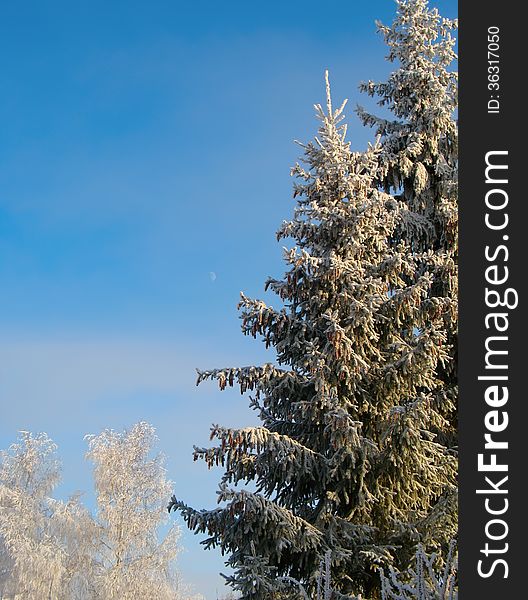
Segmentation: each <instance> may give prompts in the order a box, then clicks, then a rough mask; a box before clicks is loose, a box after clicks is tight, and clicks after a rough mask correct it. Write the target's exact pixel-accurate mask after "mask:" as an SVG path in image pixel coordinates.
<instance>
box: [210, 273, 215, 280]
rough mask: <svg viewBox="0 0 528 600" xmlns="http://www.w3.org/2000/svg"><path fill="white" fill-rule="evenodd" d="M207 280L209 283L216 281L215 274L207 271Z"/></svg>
mask: <svg viewBox="0 0 528 600" xmlns="http://www.w3.org/2000/svg"><path fill="white" fill-rule="evenodd" d="M209 279H210V280H211V281H215V280H216V273H215V272H214V271H209Z"/></svg>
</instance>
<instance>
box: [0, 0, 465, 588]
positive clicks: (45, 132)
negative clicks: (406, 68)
mask: <svg viewBox="0 0 528 600" xmlns="http://www.w3.org/2000/svg"><path fill="white" fill-rule="evenodd" d="M436 4H437V6H439V8H440V11H441V12H442V14H444V15H445V16H451V17H452V16H454V15H455V13H456V6H457V5H456V2H454V1H452V0H445V1H441V0H440V1H439V2H437V3H436ZM393 11H394V4H393V2H391V1H390V0H371V1H370V2H353V1H351V0H349V1H348V2H328V3H321V2H314V1H312V0H303V1H302V2H301V1H297V0H295V1H286V2H284V1H282V2H278V1H275V0H274V1H268V2H258V3H255V2H247V1H246V2H238V1H236V2H223V3H219V2H212V1H210V0H207V1H201V2H186V3H183V2H178V1H172V2H169V1H160V0H151V1H149V2H146V1H144V2H136V1H133V0H127V1H124V0H123V1H118V0H116V1H112V2H108V1H106V2H102V1H99V0H93V1H91V2H82V3H81V2H71V1H70V2H66V1H61V2H59V1H53V0H51V1H49V2H36V1H35V0H29V1H27V2H9V3H8V2H2V3H1V4H0V46H1V49H0V57H1V58H0V63H1V64H0V68H1V72H2V80H3V89H2V93H1V95H0V127H1V136H2V143H1V144H0V406H1V418H0V446H1V447H4V448H5V447H6V446H7V445H8V444H9V443H11V442H12V441H13V440H14V439H15V437H16V432H17V431H18V430H20V429H29V430H32V431H35V432H36V431H46V432H47V433H48V434H49V435H50V436H51V437H52V438H53V439H54V440H55V441H56V442H57V443H58V444H59V448H60V451H61V455H62V457H63V461H64V480H65V481H64V484H63V485H62V486H61V488H60V490H59V492H60V494H62V495H63V496H66V495H67V494H68V493H70V492H73V491H74V490H76V489H81V490H89V489H90V488H91V481H90V470H89V467H88V465H87V464H85V461H84V460H83V453H84V451H85V444H84V442H83V436H84V435H85V434H86V433H97V432H99V431H101V429H103V428H105V427H112V428H114V429H122V428H124V427H128V426H130V425H132V424H133V423H134V422H136V421H139V420H146V421H149V422H151V423H153V425H154V426H155V427H156V428H157V432H158V436H159V438H160V442H159V448H160V449H161V450H162V451H163V452H164V453H165V454H166V455H167V466H168V470H169V476H170V478H171V479H172V480H173V481H174V487H175V491H176V493H177V495H178V496H179V497H180V498H182V499H184V500H186V501H187V502H188V503H190V504H193V505H195V506H197V507H200V508H202V507H208V508H212V507H213V506H214V505H215V502H216V496H215V489H216V484H217V481H218V475H219V473H218V472H214V471H213V472H208V471H207V469H206V467H205V466H204V465H203V464H200V463H198V464H196V463H193V462H192V456H191V453H192V446H193V444H198V445H205V444H207V441H208V432H209V427H210V425H211V423H217V422H218V423H221V424H224V425H228V426H239V425H247V424H251V423H253V422H254V419H255V417H254V415H253V414H252V413H251V412H250V411H249V409H248V408H247V400H246V399H245V398H243V397H241V396H240V395H239V394H237V393H235V392H224V393H220V392H218V391H217V389H216V388H214V386H212V385H207V384H204V385H202V386H201V387H200V388H196V387H195V386H194V381H195V371H194V369H195V367H200V368H209V367H222V366H237V365H245V364H251V363H254V362H257V363H258V362H262V361H271V360H273V358H274V357H273V354H271V353H270V354H266V353H265V352H264V350H263V348H262V345H261V344H260V343H259V342H257V341H254V340H251V339H246V338H244V337H243V336H242V334H241V333H240V331H239V322H238V317H237V312H236V308H235V307H236V303H237V301H238V294H239V292H240V291H241V290H244V292H246V293H247V294H248V295H251V296H257V297H261V296H262V290H263V283H264V281H265V279H266V277H267V276H268V275H274V276H279V275H280V274H281V273H282V272H283V267H282V262H281V247H280V245H279V244H277V243H276V241H275V237H274V233H275V230H276V229H277V227H278V226H279V224H280V222H281V221H282V220H283V219H285V218H289V217H290V215H291V212H292V207H293V201H292V199H291V180H290V177H289V168H290V166H291V165H293V164H294V162H295V160H296V159H297V158H298V156H299V153H300V148H299V147H298V146H296V145H295V144H294V143H293V140H294V139H300V140H308V139H310V138H311V137H312V135H313V134H314V132H315V128H316V122H315V120H314V119H313V104H314V102H321V101H322V100H323V98H324V85H323V73H324V70H325V68H328V69H329V70H330V75H331V81H332V87H333V91H334V98H335V100H336V101H341V100H342V99H343V98H344V97H348V98H349V99H350V105H349V109H348V111H347V115H348V121H349V138H350V139H351V140H352V143H353V146H354V147H356V148H361V147H363V146H364V145H365V144H366V142H367V140H369V139H371V133H370V132H369V131H368V130H365V129H363V128H362V127H361V125H360V124H359V123H358V121H357V119H356V118H355V116H354V114H353V110H352V109H353V107H354V106H355V105H356V104H357V103H358V102H360V103H367V101H366V99H365V98H362V97H361V96H360V94H359V93H358V91H357V84H358V83H359V82H360V81H361V80H366V79H369V78H371V79H378V78H383V77H384V75H385V74H386V73H387V72H388V68H389V67H388V65H387V64H386V63H385V61H384V56H385V47H384V45H383V43H382V41H381V39H380V37H379V36H378V35H377V34H376V33H375V25H374V21H375V19H381V20H382V21H383V22H385V23H389V22H390V21H391V20H392V16H393ZM88 501H90V496H88ZM184 544H185V546H186V552H185V554H184V556H183V557H182V558H181V561H180V567H181V569H182V571H183V574H184V576H185V578H186V579H187V580H188V581H190V582H191V583H193V584H194V586H195V589H196V590H197V591H200V592H202V593H203V594H205V595H206V598H207V600H215V598H216V595H215V594H216V590H217V589H218V590H219V591H220V590H221V587H222V581H221V579H220V578H219V577H218V575H217V573H218V571H219V570H222V568H223V561H222V558H221V557H220V556H219V554H218V553H215V552H213V551H209V552H206V551H204V550H202V548H201V547H200V546H199V538H196V537H195V536H192V535H191V534H189V533H188V532H185V534H184Z"/></svg>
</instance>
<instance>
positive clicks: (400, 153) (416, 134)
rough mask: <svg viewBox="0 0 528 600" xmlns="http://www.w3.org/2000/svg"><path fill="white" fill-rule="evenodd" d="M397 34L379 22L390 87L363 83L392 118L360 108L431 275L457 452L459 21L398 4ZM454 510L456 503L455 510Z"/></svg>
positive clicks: (439, 391) (386, 180)
mask: <svg viewBox="0 0 528 600" xmlns="http://www.w3.org/2000/svg"><path fill="white" fill-rule="evenodd" d="M397 6H398V9H397V17H396V19H395V21H394V23H393V24H392V26H391V27H387V26H384V25H382V24H380V23H378V28H379V31H380V32H381V34H382V35H383V37H384V39H385V42H386V44H387V46H388V48H389V54H388V56H387V58H388V60H389V61H391V62H393V63H395V64H396V68H395V70H394V71H393V72H392V73H391V75H390V76H389V78H388V79H387V81H384V82H381V83H374V82H372V81H369V82H367V83H364V84H362V85H361V86H360V87H361V89H362V91H364V92H366V93H367V94H368V95H370V96H372V97H374V98H378V102H379V104H380V106H382V107H384V109H386V110H387V109H388V111H389V116H388V117H385V118H383V117H378V116H375V115H373V114H370V113H368V112H366V111H365V110H363V109H361V108H360V109H358V114H359V116H360V118H361V119H362V120H363V122H364V123H365V124H367V125H370V126H372V127H374V129H375V131H376V133H377V134H378V135H379V136H380V144H381V150H382V151H381V152H380V154H379V157H380V167H381V173H380V175H381V177H380V181H379V185H380V187H381V189H384V190H385V191H387V192H392V193H393V194H395V196H396V198H398V199H399V200H401V201H402V202H403V203H404V207H405V209H404V210H403V211H402V216H403V219H402V221H401V224H400V226H399V228H398V230H397V237H398V238H402V239H405V240H406V242H407V244H408V246H409V247H410V248H411V249H412V251H413V252H414V253H415V258H416V260H418V259H419V258H420V255H419V253H422V255H421V260H420V263H419V268H418V270H417V273H418V274H422V273H430V275H431V277H432V285H431V289H430V292H429V301H430V302H431V303H432V304H434V305H435V306H436V308H437V310H438V312H439V314H441V315H442V323H441V330H442V331H443V333H444V334H445V336H446V344H445V349H446V351H447V352H448V353H449V360H447V361H443V362H442V363H440V364H439V368H438V370H437V377H438V379H439V383H438V386H437V387H436V389H434V390H432V393H433V395H434V397H435V403H436V408H437V410H438V411H439V412H440V414H442V415H443V416H444V417H445V418H446V420H447V422H448V424H449V426H448V427H443V428H442V429H441V430H439V431H438V432H437V434H438V438H439V439H440V440H441V442H442V443H444V444H446V445H448V446H449V447H450V448H452V449H453V451H456V448H457V439H456V435H457V400H458V383H457V382H458V378H457V355H456V353H457V347H458V346H457V328H458V300H457V298H458V211H457V207H458V125H457V121H456V119H455V116H456V109H457V92H458V73H457V72H456V71H455V70H454V68H453V66H454V64H455V61H456V59H457V56H456V54H455V39H454V37H453V35H452V32H453V31H454V30H456V28H457V22H456V21H452V20H449V19H445V18H442V17H441V16H440V15H439V13H438V10H437V9H431V8H429V5H428V2H427V0H397ZM452 504H453V505H454V502H453V503H452Z"/></svg>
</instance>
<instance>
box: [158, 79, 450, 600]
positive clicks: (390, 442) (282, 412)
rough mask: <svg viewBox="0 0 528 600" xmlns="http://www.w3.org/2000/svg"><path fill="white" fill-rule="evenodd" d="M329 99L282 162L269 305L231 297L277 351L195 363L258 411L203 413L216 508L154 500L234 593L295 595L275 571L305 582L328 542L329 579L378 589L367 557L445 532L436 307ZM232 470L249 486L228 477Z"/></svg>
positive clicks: (370, 165) (386, 560)
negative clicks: (215, 559) (286, 195)
mask: <svg viewBox="0 0 528 600" xmlns="http://www.w3.org/2000/svg"><path fill="white" fill-rule="evenodd" d="M343 108H344V105H342V106H341V107H340V108H338V109H334V108H333V107H332V103H331V98H330V92H329V88H328V86H327V107H326V111H325V110H323V108H322V107H321V106H317V107H316V109H317V116H318V118H319V120H320V128H319V134H318V136H317V137H316V139H315V141H314V142H311V143H308V144H306V145H305V146H304V162H305V166H304V167H303V166H301V165H297V166H295V168H294V169H293V174H294V175H295V176H296V178H297V183H296V184H295V188H294V196H295V197H297V198H298V202H297V206H296V209H295V213H294V217H293V219H292V220H291V221H288V222H285V223H283V225H282V226H281V228H280V229H279V231H278V238H279V239H283V238H293V240H294V241H295V246H294V247H293V248H291V249H290V250H286V251H285V261H286V263H287V265H288V270H287V272H286V274H285V275H284V277H283V278H282V279H270V280H269V281H268V282H267V286H268V287H270V288H271V289H272V290H273V291H274V292H275V293H276V294H277V295H278V296H279V298H280V300H281V301H282V303H283V308H281V309H279V310H276V309H273V308H272V307H270V306H267V305H266V304H265V303H263V302H261V301H259V300H253V299H250V298H247V297H246V296H244V295H242V299H241V302H240V309H241V312H242V329H243V332H244V333H245V334H247V335H252V336H253V337H257V336H260V337H261V338H262V339H263V341H264V342H265V344H266V346H268V347H273V349H274V350H275V352H276V357H277V364H271V363H270V364H266V365H264V366H261V367H256V366H251V367H243V368H226V369H218V370H213V371H205V372H199V377H198V382H199V383H200V382H202V381H204V380H207V379H213V380H217V381H218V384H219V386H220V388H222V389H223V388H225V387H226V386H227V385H230V386H233V385H239V386H240V389H241V391H243V392H244V391H249V392H251V404H252V406H253V408H255V410H257V411H258V414H259V417H260V419H261V421H262V426H261V427H251V428H245V429H230V428H225V427H219V426H214V427H213V429H212V432H211V438H212V439H216V440H218V444H217V445H216V446H214V447H213V448H195V458H201V459H203V460H205V461H206V463H207V464H208V465H210V466H212V465H218V464H219V465H222V466H223V467H224V468H225V473H224V475H223V477H222V481H221V486H220V491H219V497H218V500H219V502H220V503H221V506H220V507H219V508H217V509H214V510H210V511H207V510H196V509H194V508H192V507H189V506H187V505H186V504H185V503H184V502H182V501H180V500H178V499H176V498H173V501H172V503H171V506H170V508H172V509H177V510H179V511H180V512H181V513H182V515H183V517H184V519H185V520H186V522H187V524H188V526H189V527H190V528H191V529H192V530H194V531H196V532H203V533H206V534H207V535H208V537H207V539H206V540H205V541H204V544H205V546H206V547H216V546H219V547H220V549H221V550H222V552H223V553H225V554H227V561H226V564H228V565H229V566H231V567H232V568H233V569H234V575H233V576H232V577H229V578H228V580H229V582H230V583H231V585H232V586H233V588H234V589H235V590H238V591H239V592H240V593H241V597H242V598H244V599H246V600H261V599H262V600H264V599H266V600H270V599H273V598H294V597H297V595H295V594H300V592H295V590H294V589H292V590H290V591H288V592H285V591H284V587H283V585H282V583H281V582H282V581H283V580H284V578H292V579H295V580H297V581H299V582H300V583H301V584H302V585H303V587H304V589H305V590H307V593H309V594H314V593H316V588H317V581H318V577H319V574H320V565H321V560H322V559H323V558H324V557H325V555H326V554H327V553H328V552H330V556H331V571H332V581H333V584H334V588H335V590H336V593H339V594H360V593H361V594H363V595H364V596H365V597H366V598H379V597H380V594H381V588H380V585H381V583H380V577H379V569H380V567H384V566H388V565H394V566H395V567H396V568H399V569H405V568H407V566H408V565H409V564H410V562H411V561H412V557H413V556H414V551H415V547H416V543H417V542H419V541H422V542H423V543H425V545H426V546H434V545H436V544H439V543H440V542H442V541H444V539H446V540H447V539H449V538H450V537H451V536H452V534H453V530H452V526H451V521H450V517H449V516H447V517H446V514H448V513H449V510H448V509H446V505H447V504H448V497H449V496H450V494H451V493H452V490H453V489H454V487H455V483H456V481H455V480H456V461H455V459H454V457H453V456H452V454H450V452H449V451H448V448H446V447H445V446H444V445H442V443H441V440H440V438H439V436H438V435H437V433H436V432H438V431H441V430H442V429H443V428H445V427H446V426H447V424H446V422H445V420H444V418H443V416H442V415H441V414H440V412H439V411H438V410H437V407H436V404H435V396H434V395H433V394H432V393H431V390H436V389H437V388H438V387H439V386H440V384H441V382H440V381H439V378H438V375H437V373H438V372H439V370H440V365H441V364H443V363H445V362H447V361H448V360H449V355H448V353H447V350H446V342H447V340H446V334H445V331H444V328H443V319H444V314H443V312H442V311H440V310H438V306H437V305H436V303H435V302H432V301H431V296H432V292H431V286H432V284H433V281H434V278H433V275H432V274H430V273H429V272H419V270H420V266H421V264H422V259H421V256H420V257H418V258H417V257H416V256H415V255H414V254H413V252H412V249H411V248H410V247H409V245H408V244H407V242H406V241H405V240H404V239H399V238H398V237H397V235H398V231H401V229H402V223H403V219H404V218H405V212H404V211H405V205H404V204H403V203H402V202H399V201H397V200H395V199H394V198H393V197H392V196H390V195H388V194H387V193H385V192H383V191H380V190H379V189H377V185H376V184H377V182H378V181H379V179H380V177H381V175H380V169H379V165H380V154H381V152H382V151H383V149H382V148H380V147H379V146H374V147H370V148H369V149H368V150H367V151H366V152H363V153H354V152H352V151H351V150H350V147H349V143H348V142H347V141H346V137H345V136H346V127H345V125H343V122H342V119H343ZM239 482H253V484H254V486H255V488H256V491H255V492H251V491H247V490H238V489H230V487H229V486H230V484H235V483H239ZM446 523H448V524H446ZM299 597H302V595H301V596H299Z"/></svg>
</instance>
